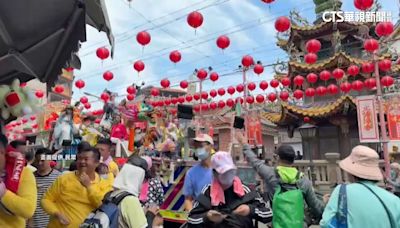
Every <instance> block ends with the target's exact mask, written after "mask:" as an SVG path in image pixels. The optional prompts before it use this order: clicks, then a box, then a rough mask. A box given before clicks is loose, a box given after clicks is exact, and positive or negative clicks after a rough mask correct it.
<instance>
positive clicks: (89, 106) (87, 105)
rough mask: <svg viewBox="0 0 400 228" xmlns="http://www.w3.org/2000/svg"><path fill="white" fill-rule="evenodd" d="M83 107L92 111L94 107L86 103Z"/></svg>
mask: <svg viewBox="0 0 400 228" xmlns="http://www.w3.org/2000/svg"><path fill="white" fill-rule="evenodd" d="M83 107H85V108H86V109H90V108H91V107H92V106H91V105H90V103H86V104H84V105H83Z"/></svg>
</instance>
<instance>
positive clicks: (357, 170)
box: [339, 146, 383, 181]
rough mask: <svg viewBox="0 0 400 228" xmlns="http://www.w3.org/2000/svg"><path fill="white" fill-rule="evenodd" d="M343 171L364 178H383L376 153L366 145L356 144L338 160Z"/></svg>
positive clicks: (376, 179)
mask: <svg viewBox="0 0 400 228" xmlns="http://www.w3.org/2000/svg"><path fill="white" fill-rule="evenodd" d="M339 166H340V168H342V169H343V170H344V171H346V172H348V173H350V174H352V175H354V176H356V177H359V178H362V179H366V180H374V181H380V180H383V175H382V171H381V169H380V168H379V156H378V153H377V152H376V151H375V150H373V149H371V148H369V147H366V146H356V147H354V148H353V150H352V151H351V154H350V155H349V156H348V157H347V158H345V159H343V160H342V161H340V162H339Z"/></svg>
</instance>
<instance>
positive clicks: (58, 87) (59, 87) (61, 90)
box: [54, 85, 64, 93]
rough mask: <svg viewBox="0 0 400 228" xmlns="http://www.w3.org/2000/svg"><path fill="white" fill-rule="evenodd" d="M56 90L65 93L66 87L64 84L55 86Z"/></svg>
mask: <svg viewBox="0 0 400 228" xmlns="http://www.w3.org/2000/svg"><path fill="white" fill-rule="evenodd" d="M54 91H55V92H56V93H63V92H64V87H63V86H62V85H57V86H56V87H54Z"/></svg>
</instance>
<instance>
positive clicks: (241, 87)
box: [236, 84, 244, 93]
mask: <svg viewBox="0 0 400 228" xmlns="http://www.w3.org/2000/svg"><path fill="white" fill-rule="evenodd" d="M243 90H244V86H243V84H239V85H237V86H236V91H238V93H241V92H243Z"/></svg>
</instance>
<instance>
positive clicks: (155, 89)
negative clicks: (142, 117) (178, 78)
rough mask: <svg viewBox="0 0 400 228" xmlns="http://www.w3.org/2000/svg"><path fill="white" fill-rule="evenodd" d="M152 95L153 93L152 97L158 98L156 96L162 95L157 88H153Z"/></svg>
mask: <svg viewBox="0 0 400 228" xmlns="http://www.w3.org/2000/svg"><path fill="white" fill-rule="evenodd" d="M150 93H151V95H152V96H154V97H156V96H158V95H159V94H160V90H158V89H157V88H152V89H151V90H150Z"/></svg>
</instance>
